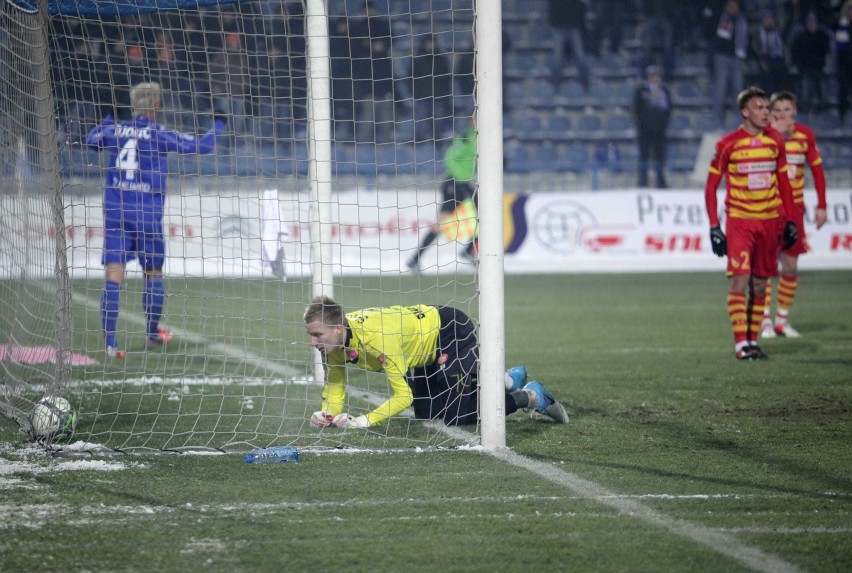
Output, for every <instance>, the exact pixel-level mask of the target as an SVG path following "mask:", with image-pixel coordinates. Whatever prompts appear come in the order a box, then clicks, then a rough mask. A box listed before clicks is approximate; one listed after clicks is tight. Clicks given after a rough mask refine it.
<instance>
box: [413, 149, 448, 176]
mask: <svg viewBox="0 0 852 573" xmlns="http://www.w3.org/2000/svg"><path fill="white" fill-rule="evenodd" d="M443 168H444V166H443V164H439V162H438V161H436V159H435V145H434V144H432V143H429V142H427V143H418V144H416V145H415V146H414V171H415V172H416V173H417V175H423V176H428V177H439V176H441V175H443V171H442V170H443ZM439 171H441V172H439Z"/></svg>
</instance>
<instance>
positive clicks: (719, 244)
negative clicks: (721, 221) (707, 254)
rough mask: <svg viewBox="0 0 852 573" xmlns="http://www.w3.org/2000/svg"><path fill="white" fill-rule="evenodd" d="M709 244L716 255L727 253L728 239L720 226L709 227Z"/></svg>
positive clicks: (720, 255) (721, 255)
mask: <svg viewBox="0 0 852 573" xmlns="http://www.w3.org/2000/svg"><path fill="white" fill-rule="evenodd" d="M710 246H711V247H713V254H714V255H716V256H717V257H724V256H725V255H727V254H728V240H727V239H726V238H725V233H723V232H722V228H721V227H718V226H716V227H710Z"/></svg>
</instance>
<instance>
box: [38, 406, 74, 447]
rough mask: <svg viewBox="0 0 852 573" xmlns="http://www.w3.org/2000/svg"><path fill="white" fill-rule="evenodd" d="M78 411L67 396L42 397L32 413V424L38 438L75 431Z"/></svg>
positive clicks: (65, 434)
mask: <svg viewBox="0 0 852 573" xmlns="http://www.w3.org/2000/svg"><path fill="white" fill-rule="evenodd" d="M76 423H77V413H76V412H74V408H72V407H71V403H70V402H69V401H68V400H66V399H65V398H61V397H60V398H42V399H41V400H39V401H38V404H36V405H35V408H33V411H32V413H31V414H30V426H31V427H32V433H33V435H34V436H35V437H36V438H37V439H50V438H55V437H60V436H68V435H70V434H72V433H73V432H74V426H75V424H76Z"/></svg>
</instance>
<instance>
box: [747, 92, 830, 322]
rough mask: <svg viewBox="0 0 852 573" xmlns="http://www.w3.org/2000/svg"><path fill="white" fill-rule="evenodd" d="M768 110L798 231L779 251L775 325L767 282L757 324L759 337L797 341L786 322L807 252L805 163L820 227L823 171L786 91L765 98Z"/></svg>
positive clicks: (808, 131)
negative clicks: (783, 156)
mask: <svg viewBox="0 0 852 573" xmlns="http://www.w3.org/2000/svg"><path fill="white" fill-rule="evenodd" d="M769 109H770V113H771V115H772V127H773V128H775V129H776V130H777V131H778V132H779V133H781V135H782V136H784V142H785V146H786V151H787V164H788V169H787V173H788V175H789V179H790V187H791V188H792V190H793V203H794V205H795V212H794V218H793V220H794V221H795V222H796V227H798V229H799V240H798V241H796V244H795V245H793V246H792V247H790V248H789V249H785V250H783V251H782V252H781V279H780V280H779V281H778V304H777V305H776V306H777V309H776V311H775V322H774V324H773V322H772V313H771V308H770V306H771V305H770V299H771V294H770V293H771V290H772V287H771V284H772V282H771V281H768V282H767V284H766V307H765V309H764V313H763V322H762V323H761V325H760V335H761V336H762V337H763V338H773V337H775V336H787V337H790V338H799V337H800V336H801V334H799V332H798V331H797V330H796V329H795V328H793V327H792V326H791V325H790V323H789V322H788V321H787V318H788V317H789V314H790V308H791V307H792V306H793V300H794V299H795V298H796V290H797V289H798V286H799V255H803V254H805V253H807V252H808V250H809V247H808V241H807V237H806V235H805V227H804V225H805V193H804V190H805V164H806V163H807V165H808V167H810V169H811V175H812V176H813V182H814V189H815V190H816V196H817V206H816V210H815V211H814V224H815V225H816V228H817V229H819V228H821V227H822V226H823V225H824V224H825V222H826V221H827V220H828V215H827V211H826V201H825V172H824V171H823V169H822V157H821V156H820V154H819V150H818V149H817V144H816V137H815V136H814V132H813V131H811V129H810V128H809V127H807V126H804V125H802V124H800V123H797V122H796V96H794V95H793V94H792V93H791V92H788V91H780V92H776V93H774V94H772V97H770V98H769Z"/></svg>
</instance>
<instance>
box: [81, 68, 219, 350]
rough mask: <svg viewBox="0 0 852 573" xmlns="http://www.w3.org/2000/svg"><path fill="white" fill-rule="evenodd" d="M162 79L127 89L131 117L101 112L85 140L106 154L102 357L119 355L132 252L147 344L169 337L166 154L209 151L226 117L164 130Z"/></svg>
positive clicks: (152, 344) (163, 340)
mask: <svg viewBox="0 0 852 573" xmlns="http://www.w3.org/2000/svg"><path fill="white" fill-rule="evenodd" d="M160 93H161V91H160V85H159V84H157V83H154V82H144V83H140V84H137V85H136V86H134V87H133V89H132V90H130V105H131V107H132V109H133V117H134V118H135V119H133V120H132V121H122V122H119V123H115V122H114V120H113V118H112V116H107V117H106V119H104V120H103V121H102V122H101V124H100V125H98V126H97V127H95V128H94V129H92V131H91V132H90V133H89V136H88V138H87V139H86V143H87V144H88V145H89V146H90V147H92V148H93V149H95V150H102V149H106V150H107V151H109V153H110V158H109V165H110V167H109V170H108V171H107V174H106V186H105V189H104V249H103V255H102V261H101V262H102V263H103V265H104V267H105V280H104V287H103V291H102V293H101V325H102V327H103V332H104V337H105V350H106V354H107V356H110V357H113V358H124V356H125V353H124V351H122V350H119V348H118V343H117V340H116V328H117V323H118V307H119V295H120V291H121V284H122V282H123V280H124V272H125V267H126V265H127V262H128V261H129V260H132V259H134V258H135V259H138V260H139V264H140V266H141V267H142V270H143V273H144V278H145V285H144V290H143V293H142V307H143V309H144V311H145V315H146V322H147V335H148V347H149V348H150V347H153V346H157V345H162V344H165V343H166V342H168V340H169V338H170V335H169V333H168V331H166V330H164V329H161V328H160V326H159V322H160V316H161V315H162V313H163V303H164V301H165V288H164V286H163V263H164V260H165V240H164V237H163V205H164V203H165V197H166V195H165V191H166V178H167V176H168V160H167V153H168V152H170V151H174V152H177V153H210V152H211V151H213V148H214V146H215V143H216V137H217V136H218V135H219V134H221V133H222V128H223V127H224V125H225V121H224V119H222V118H216V119H215V120H214V122H213V127H211V128H210V130H209V131H208V132H207V133H206V134H204V135H203V136H201V137H197V138H196V137H195V136H194V135H189V134H183V133H178V132H177V131H171V130H167V129H166V128H165V127H163V126H162V125H160V124H158V123H157V121H156V120H157V112H158V111H159V109H160Z"/></svg>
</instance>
